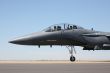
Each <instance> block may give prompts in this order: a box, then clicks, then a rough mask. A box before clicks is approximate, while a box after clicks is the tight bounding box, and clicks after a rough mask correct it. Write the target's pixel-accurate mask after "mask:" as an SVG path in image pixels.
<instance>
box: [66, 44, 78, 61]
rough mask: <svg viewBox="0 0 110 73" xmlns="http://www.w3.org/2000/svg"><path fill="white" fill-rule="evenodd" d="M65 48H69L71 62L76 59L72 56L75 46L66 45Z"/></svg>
mask: <svg viewBox="0 0 110 73" xmlns="http://www.w3.org/2000/svg"><path fill="white" fill-rule="evenodd" d="M66 47H67V48H68V50H69V53H70V55H71V56H70V61H71V62H74V61H75V60H76V58H75V57H74V56H73V53H75V54H76V50H75V48H74V46H66Z"/></svg>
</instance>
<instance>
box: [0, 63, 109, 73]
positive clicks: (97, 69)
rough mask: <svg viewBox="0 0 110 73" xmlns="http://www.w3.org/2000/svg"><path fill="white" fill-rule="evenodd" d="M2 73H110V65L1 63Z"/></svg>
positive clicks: (0, 70) (0, 72) (0, 71)
mask: <svg viewBox="0 0 110 73" xmlns="http://www.w3.org/2000/svg"><path fill="white" fill-rule="evenodd" d="M0 73H110V63H104V62H102V63H95V62H94V63H70V62H67V63H66V62H64V63H60V62H59V63H58V62H56V63H3V62H1V63H0Z"/></svg>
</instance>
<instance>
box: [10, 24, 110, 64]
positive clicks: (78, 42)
mask: <svg viewBox="0 0 110 73" xmlns="http://www.w3.org/2000/svg"><path fill="white" fill-rule="evenodd" d="M9 43H13V44H19V45H38V47H40V46H45V45H50V46H51V47H52V46H53V45H59V46H66V47H67V48H68V50H69V53H70V61H72V62H73V61H75V60H76V58H75V57H74V53H75V50H74V46H81V47H83V50H110V32H101V31H95V30H93V29H84V28H83V27H80V26H78V25H75V24H68V23H62V24H55V25H52V26H50V27H48V28H46V29H45V30H43V31H41V32H36V33H32V34H29V35H26V36H23V37H20V38H16V39H14V40H12V41H9Z"/></svg>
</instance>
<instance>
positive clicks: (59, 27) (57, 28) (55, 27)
mask: <svg viewBox="0 0 110 73" xmlns="http://www.w3.org/2000/svg"><path fill="white" fill-rule="evenodd" d="M73 29H83V28H82V27H79V26H77V25H74V24H67V23H62V24H55V25H52V26H50V27H48V28H46V29H45V30H43V31H45V32H53V31H60V30H73Z"/></svg>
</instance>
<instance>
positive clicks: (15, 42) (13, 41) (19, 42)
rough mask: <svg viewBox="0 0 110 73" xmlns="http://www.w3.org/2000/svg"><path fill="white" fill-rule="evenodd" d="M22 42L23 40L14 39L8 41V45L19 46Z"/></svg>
mask: <svg viewBox="0 0 110 73" xmlns="http://www.w3.org/2000/svg"><path fill="white" fill-rule="evenodd" d="M23 42H24V39H14V40H11V41H9V43H13V44H21V43H23Z"/></svg>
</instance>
